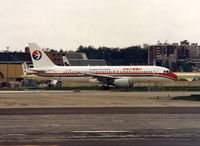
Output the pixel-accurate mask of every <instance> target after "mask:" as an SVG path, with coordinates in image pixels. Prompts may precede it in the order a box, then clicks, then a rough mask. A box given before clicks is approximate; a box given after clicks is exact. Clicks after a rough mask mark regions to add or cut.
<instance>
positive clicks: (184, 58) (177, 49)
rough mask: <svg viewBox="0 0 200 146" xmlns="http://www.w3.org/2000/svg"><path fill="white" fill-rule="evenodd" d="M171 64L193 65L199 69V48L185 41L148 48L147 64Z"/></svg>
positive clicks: (195, 44)
mask: <svg viewBox="0 0 200 146" xmlns="http://www.w3.org/2000/svg"><path fill="white" fill-rule="evenodd" d="M165 62H167V63H168V65H169V67H170V66H171V65H172V62H175V63H176V62H183V63H189V62H190V63H193V64H194V66H195V67H200V46H199V45H198V44H197V43H192V44H190V43H189V42H188V41H187V40H185V41H182V42H181V43H180V44H178V43H174V44H158V45H151V46H149V47H148V64H149V65H155V64H157V65H164V64H165Z"/></svg>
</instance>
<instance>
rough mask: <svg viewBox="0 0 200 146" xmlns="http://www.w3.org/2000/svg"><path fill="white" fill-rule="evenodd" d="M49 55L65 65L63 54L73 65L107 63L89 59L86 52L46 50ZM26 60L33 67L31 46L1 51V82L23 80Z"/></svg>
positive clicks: (53, 59)
mask: <svg viewBox="0 0 200 146" xmlns="http://www.w3.org/2000/svg"><path fill="white" fill-rule="evenodd" d="M45 52H46V54H47V56H48V57H49V58H50V59H51V60H52V61H53V62H54V63H55V64H56V65H60V66H63V58H62V56H67V58H69V59H68V60H69V62H70V64H71V65H72V66H88V65H89V66H100V65H106V62H105V60H103V59H97V60H96V59H88V58H87V56H86V54H85V53H71V52H69V53H68V52H63V51H59V52H58V51H55V50H50V51H45ZM23 62H26V63H27V64H29V66H30V67H33V65H32V61H31V56H30V53H29V48H28V47H26V48H25V52H8V51H5V52H0V82H10V81H20V80H22V75H23V69H22V65H21V64H22V63H23Z"/></svg>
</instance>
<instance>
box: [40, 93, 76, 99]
mask: <svg viewBox="0 0 200 146" xmlns="http://www.w3.org/2000/svg"><path fill="white" fill-rule="evenodd" d="M39 93H40V94H41V95H43V96H46V97H55V98H65V99H72V100H76V99H74V98H73V97H63V96H53V95H49V94H46V93H41V92H39Z"/></svg>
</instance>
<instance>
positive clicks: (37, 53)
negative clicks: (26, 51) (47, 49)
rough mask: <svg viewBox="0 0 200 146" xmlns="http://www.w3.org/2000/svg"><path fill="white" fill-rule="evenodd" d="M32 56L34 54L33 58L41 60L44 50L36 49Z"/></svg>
mask: <svg viewBox="0 0 200 146" xmlns="http://www.w3.org/2000/svg"><path fill="white" fill-rule="evenodd" d="M32 56H33V59H35V60H40V59H41V58H42V52H41V51H39V50H35V51H34V52H33V53H32Z"/></svg>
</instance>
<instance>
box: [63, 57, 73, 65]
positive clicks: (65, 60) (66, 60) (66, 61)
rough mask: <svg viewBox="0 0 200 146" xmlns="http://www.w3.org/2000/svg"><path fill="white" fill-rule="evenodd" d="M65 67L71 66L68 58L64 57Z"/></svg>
mask: <svg viewBox="0 0 200 146" xmlns="http://www.w3.org/2000/svg"><path fill="white" fill-rule="evenodd" d="M62 59H63V64H64V66H71V64H70V63H69V60H68V59H67V57H66V56H62Z"/></svg>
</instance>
